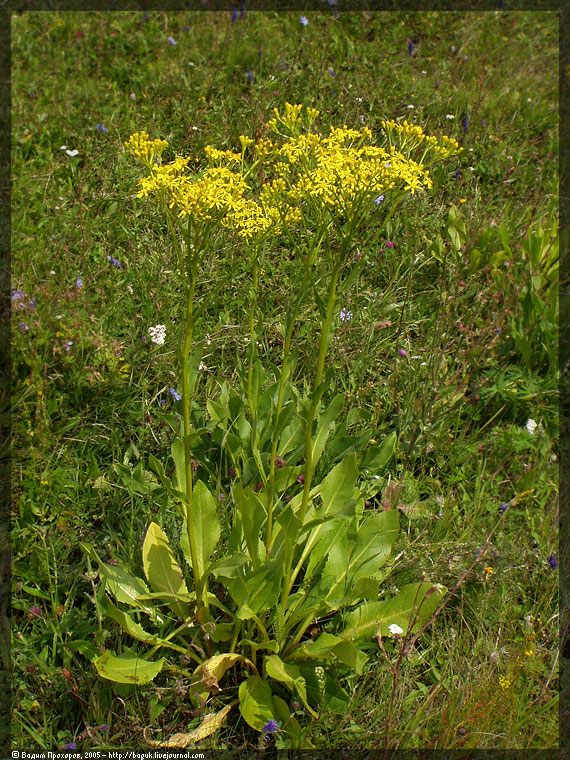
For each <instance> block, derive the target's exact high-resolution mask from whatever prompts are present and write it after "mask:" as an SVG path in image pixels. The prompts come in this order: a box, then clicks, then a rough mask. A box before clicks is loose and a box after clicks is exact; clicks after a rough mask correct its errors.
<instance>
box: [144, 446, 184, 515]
mask: <svg viewBox="0 0 570 760" xmlns="http://www.w3.org/2000/svg"><path fill="white" fill-rule="evenodd" d="M175 440H178V439H175ZM148 463H149V465H150V466H151V467H152V469H153V470H154V471H155V472H156V474H157V475H158V477H159V478H160V482H161V483H162V485H163V486H164V488H166V490H167V491H168V493H169V494H170V495H171V496H172V498H173V499H176V501H180V502H182V503H184V504H185V503H186V494H185V493H183V492H182V491H179V490H178V489H176V488H174V486H173V485H172V481H171V480H170V478H167V477H166V473H165V472H164V467H163V466H162V462H159V460H158V459H157V458H156V457H154V456H153V455H152V454H151V455H150V456H149V458H148Z"/></svg>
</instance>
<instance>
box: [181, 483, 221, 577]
mask: <svg viewBox="0 0 570 760" xmlns="http://www.w3.org/2000/svg"><path fill="white" fill-rule="evenodd" d="M191 519H192V529H193V531H194V537H195V540H196V554H197V562H198V574H199V575H200V577H202V576H203V574H204V570H205V568H206V567H207V566H208V565H209V564H210V556H211V554H212V552H213V550H214V548H215V547H216V544H217V543H218V540H219V538H220V521H219V520H218V515H217V513H216V502H215V500H214V497H213V496H212V494H211V493H210V492H209V491H208V488H207V486H206V485H205V484H204V483H203V482H202V481H201V480H198V482H197V483H196V485H195V486H194V490H193V492H192V517H191ZM180 546H181V548H182V551H183V552H184V556H185V557H186V559H187V560H188V563H189V564H190V565H192V557H191V553H190V543H189V539H188V531H187V529H186V526H184V529H183V532H182V536H181V537H180Z"/></svg>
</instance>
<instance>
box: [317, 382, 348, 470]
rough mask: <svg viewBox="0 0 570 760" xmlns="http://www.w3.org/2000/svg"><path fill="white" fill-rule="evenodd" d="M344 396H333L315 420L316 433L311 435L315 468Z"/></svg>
mask: <svg viewBox="0 0 570 760" xmlns="http://www.w3.org/2000/svg"><path fill="white" fill-rule="evenodd" d="M344 398H345V397H344V394H343V393H339V394H338V396H335V397H334V398H333V400H332V401H331V402H330V404H329V405H328V406H327V408H326V409H325V411H324V412H323V413H322V414H320V415H319V417H318V419H317V431H316V433H315V434H314V435H313V443H312V449H313V466H314V467H316V465H317V462H318V461H319V459H320V457H321V454H322V453H323V450H324V448H325V444H326V442H327V440H328V437H329V435H330V434H331V433H332V431H333V430H334V428H335V422H334V421H335V420H336V418H337V417H338V415H339V414H340V413H341V412H342V410H343V409H344Z"/></svg>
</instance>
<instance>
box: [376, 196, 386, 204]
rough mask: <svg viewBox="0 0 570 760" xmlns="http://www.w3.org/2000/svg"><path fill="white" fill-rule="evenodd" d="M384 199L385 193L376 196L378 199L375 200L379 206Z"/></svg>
mask: <svg viewBox="0 0 570 760" xmlns="http://www.w3.org/2000/svg"><path fill="white" fill-rule="evenodd" d="M383 200H384V195H379V196H378V198H376V199H375V200H374V203H375V204H376V205H377V206H379V205H380V204H381V203H382V201H383Z"/></svg>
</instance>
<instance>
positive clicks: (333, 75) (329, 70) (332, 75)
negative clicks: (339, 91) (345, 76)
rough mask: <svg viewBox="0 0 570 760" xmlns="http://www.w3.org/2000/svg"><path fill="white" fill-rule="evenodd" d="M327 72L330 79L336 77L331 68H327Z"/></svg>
mask: <svg viewBox="0 0 570 760" xmlns="http://www.w3.org/2000/svg"><path fill="white" fill-rule="evenodd" d="M328 72H329V74H330V75H331V77H336V74H335V73H334V69H333V67H332V66H329V67H328Z"/></svg>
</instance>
